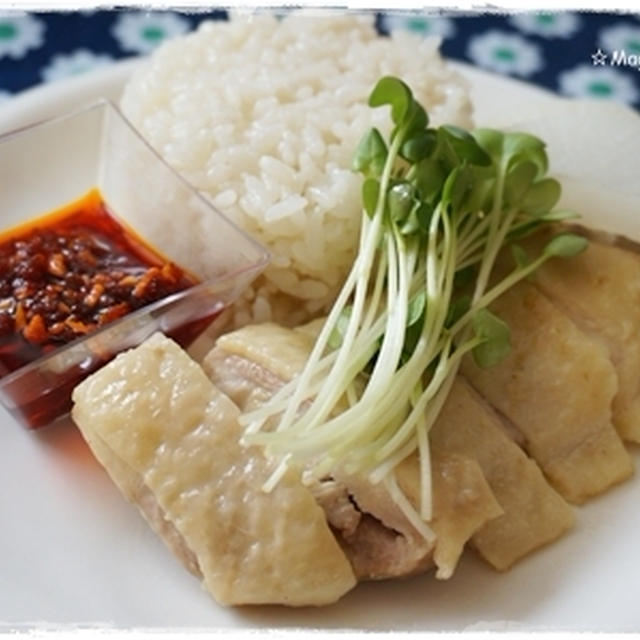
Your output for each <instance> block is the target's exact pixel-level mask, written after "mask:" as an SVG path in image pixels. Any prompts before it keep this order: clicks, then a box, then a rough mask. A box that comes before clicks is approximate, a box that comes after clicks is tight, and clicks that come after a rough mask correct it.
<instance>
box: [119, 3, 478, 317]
mask: <svg viewBox="0 0 640 640" xmlns="http://www.w3.org/2000/svg"><path fill="white" fill-rule="evenodd" d="M438 46H439V42H438V40H437V39H433V38H428V39H424V38H421V37H419V36H417V35H411V34H409V33H404V32H403V33H398V32H396V33H394V35H393V36H392V37H391V38H387V37H380V36H378V35H377V33H376V31H375V29H374V23H373V18H372V17H370V16H366V17H365V16H354V15H348V14H342V15H323V16H319V15H313V16H310V15H304V14H293V15H290V16H289V17H287V18H285V19H282V20H278V19H277V18H275V17H273V16H270V15H254V16H244V17H241V16H237V17H234V18H232V20H231V21H230V22H206V23H203V24H202V25H201V26H200V27H199V29H198V30H197V31H196V32H194V33H191V34H189V35H187V36H184V37H180V38H177V39H175V40H172V41H170V42H168V43H166V44H165V45H163V46H162V47H160V48H159V49H158V50H157V51H156V52H155V53H154V54H153V56H152V57H151V58H150V60H149V62H148V64H146V65H144V66H143V67H142V68H141V69H140V70H139V71H138V72H137V73H135V74H134V76H133V77H132V78H131V80H130V82H129V83H128V85H127V87H126V89H125V92H124V96H123V98H122V108H123V110H124V112H125V114H126V115H127V116H128V117H129V118H130V119H131V120H132V121H133V122H134V124H136V125H137V126H138V127H139V128H140V129H141V131H142V132H143V134H144V135H145V136H146V138H147V139H148V140H149V141H150V143H151V144H152V145H153V146H154V147H155V148H156V149H157V150H158V151H159V152H160V153H161V154H162V155H163V156H164V158H165V159H166V160H167V161H168V162H169V163H170V164H171V165H172V166H173V167H175V168H176V169H177V170H178V171H180V172H181V173H182V174H183V175H184V176H185V177H186V178H187V179H188V180H190V181H191V182H192V183H193V184H194V185H195V186H196V187H197V188H198V189H200V190H201V191H202V192H203V193H205V194H206V195H207V197H209V198H210V200H211V201H212V202H213V204H214V205H215V206H216V207H218V208H219V209H220V210H221V211H222V212H224V213H225V214H227V215H228V216H229V217H230V218H231V219H233V220H234V221H235V222H236V223H237V224H238V225H239V226H240V227H241V228H243V229H244V230H245V231H247V232H248V233H249V234H251V235H253V236H254V237H255V238H256V239H257V240H258V241H260V242H261V243H262V244H264V245H265V246H266V247H267V248H268V249H269V250H270V251H271V252H272V254H273V260H272V263H271V265H270V266H269V267H268V268H267V270H266V272H265V273H264V274H263V275H262V276H260V278H259V279H258V280H257V281H256V282H255V284H254V286H253V287H252V289H251V290H250V291H248V292H247V293H246V294H245V296H244V298H243V300H242V301H241V302H240V304H239V305H237V311H236V316H235V321H236V323H238V324H244V323H246V322H248V321H250V320H254V321H265V320H268V319H273V320H276V321H278V322H282V323H284V324H288V325H291V324H294V323H298V322H302V321H304V320H307V319H308V318H310V317H312V316H313V315H316V314H317V313H318V312H320V311H321V310H323V309H324V308H326V307H327V306H328V305H329V303H330V302H331V301H332V299H333V297H334V296H335V294H336V293H337V291H338V289H339V287H340V285H341V283H342V281H343V279H344V277H345V276H346V274H347V273H348V271H349V268H350V266H351V262H352V260H353V256H354V253H355V248H356V244H357V237H358V231H359V224H360V215H361V213H360V212H361V204H360V184H361V179H360V176H359V175H356V174H354V173H353V172H352V171H351V170H350V164H351V158H352V154H353V152H354V149H355V147H356V145H357V144H358V142H359V140H360V138H361V136H362V135H363V134H364V133H365V132H366V131H367V129H368V128H369V127H371V126H377V127H379V128H380V129H381V130H383V131H384V132H385V133H386V132H387V131H388V130H389V127H390V121H389V114H388V109H384V108H381V109H371V108H370V107H368V106H367V98H368V95H369V93H370V91H371V89H372V88H373V86H374V85H375V83H376V82H377V80H378V79H379V78H380V77H381V76H383V75H387V74H392V75H395V76H398V77H401V78H403V79H404V81H405V82H406V83H407V84H408V85H409V86H410V87H411V89H412V90H413V92H414V94H415V95H416V97H417V98H418V100H419V101H420V102H421V103H422V104H423V105H424V106H425V107H426V108H427V110H428V111H429V114H430V117H431V120H432V122H434V123H443V122H450V123H454V124H458V125H462V126H468V125H469V124H470V112H471V109H470V103H469V100H468V94H467V91H466V87H465V85H464V83H463V82H462V80H461V79H460V78H459V77H457V76H456V74H455V73H453V72H452V71H451V70H450V69H448V68H447V66H446V65H445V63H444V62H443V60H442V59H441V57H440V55H439V53H438Z"/></svg>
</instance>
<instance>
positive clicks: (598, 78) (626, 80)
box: [0, 8, 640, 109]
mask: <svg viewBox="0 0 640 640" xmlns="http://www.w3.org/2000/svg"><path fill="white" fill-rule="evenodd" d="M261 11H269V9H262V10H261ZM286 12H287V9H282V8H278V9H277V10H273V13H274V15H277V16H280V15H284V14H286ZM639 12H640V8H639ZM366 13H368V14H369V12H366ZM375 16H376V26H377V27H378V29H379V31H380V33H382V34H389V33H390V32H392V31H396V30H399V29H406V30H409V31H411V32H413V33H416V34H419V35H423V36H425V37H426V36H434V35H435V36H438V37H439V38H440V39H441V50H442V53H443V55H444V56H445V57H446V58H449V59H451V60H458V61H461V62H465V63H467V64H473V65H476V66H478V67H481V68H483V69H486V70H488V71H491V72H494V73H500V74H504V75H509V76H512V77H515V78H520V79H522V80H525V81H527V82H530V83H531V84H534V85H537V86H540V87H544V88H547V89H549V90H551V91H555V92H559V93H561V94H563V95H567V96H586V95H588V96H591V97H594V98H598V99H605V100H617V101H620V102H622V103H625V104H628V105H630V106H632V107H635V108H637V109H638V108H640V73H639V70H640V19H639V18H640V13H638V14H633V13H626V14H625V13H614V12H606V11H601V12H593V11H592V12H580V11H526V12H519V13H512V14H505V15H499V14H495V13H487V12H486V11H484V12H483V11H481V10H479V11H478V12H475V13H473V12H455V11H451V10H449V11H436V10H434V9H425V10H422V11H419V10H414V11H408V10H405V11H385V12H378V13H377V14H375ZM226 18H227V11H226V10H225V9H223V8H208V9H206V10H201V11H200V10H199V11H197V12H193V11H191V12H189V11H181V10H178V9H175V10H159V9H158V10H148V11H144V10H134V9H131V8H128V9H126V10H124V9H95V10H93V9H86V10H75V11H37V12H31V13H27V12H25V11H22V10H20V11H18V10H12V9H7V10H2V11H0V100H4V101H5V102H6V100H7V99H8V98H7V96H11V95H13V94H15V93H18V92H19V91H22V90H24V89H28V88H30V87H34V86H36V85H38V84H40V83H42V82H45V81H55V80H58V79H61V78H65V77H68V76H69V75H77V74H78V73H83V72H87V71H90V70H91V69H95V68H96V67H97V66H102V65H105V64H109V63H111V62H114V61H117V60H120V59H123V58H129V57H131V56H138V55H146V54H148V53H150V52H151V51H153V50H154V49H155V48H156V47H157V46H159V45H160V44H161V43H162V42H164V41H165V40H166V39H167V38H170V37H173V36H176V35H179V34H183V33H187V32H188V31H191V30H193V29H195V28H197V26H198V25H199V24H200V23H201V22H203V21H204V20H211V19H214V20H221V19H226Z"/></svg>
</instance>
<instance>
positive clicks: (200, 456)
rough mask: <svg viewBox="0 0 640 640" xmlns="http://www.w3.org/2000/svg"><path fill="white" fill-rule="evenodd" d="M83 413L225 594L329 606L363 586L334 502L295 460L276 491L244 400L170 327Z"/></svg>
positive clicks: (103, 373) (120, 362) (112, 368)
mask: <svg viewBox="0 0 640 640" xmlns="http://www.w3.org/2000/svg"><path fill="white" fill-rule="evenodd" d="M73 401H74V407H73V412H72V416H73V419H74V421H75V422H76V424H77V425H78V427H79V428H80V430H81V432H82V434H83V436H84V437H85V439H86V440H87V442H88V444H89V446H90V447H91V449H92V450H93V452H94V454H95V455H96V457H97V458H98V460H99V461H100V462H101V463H102V464H103V466H105V468H106V470H107V472H108V473H109V474H110V475H111V477H112V479H113V480H114V482H115V483H116V484H117V485H118V486H119V487H120V489H121V490H122V491H123V493H124V495H125V496H126V497H127V498H128V499H129V500H132V501H135V502H137V503H138V506H139V507H140V509H141V510H142V512H143V514H144V516H145V517H146V519H147V520H148V521H149V523H150V524H151V526H152V527H153V528H154V530H155V531H156V532H157V533H159V534H160V535H161V536H162V537H163V538H164V540H165V542H166V543H167V545H168V546H169V547H170V548H171V549H172V550H174V551H175V552H177V554H178V556H179V557H180V558H181V559H182V561H183V562H184V563H185V564H186V566H187V567H188V568H189V569H190V570H191V571H192V572H193V573H195V574H196V575H200V576H201V577H202V579H203V582H204V585H205V586H206V588H207V589H208V590H209V591H210V592H211V593H212V595H213V596H214V597H215V599H216V600H217V601H218V602H220V603H221V604H225V605H238V604H261V603H268V604H285V605H291V606H301V605H323V604H328V603H330V602H334V601H335V600H337V599H338V598H340V597H341V596H342V595H343V594H344V593H345V592H347V591H348V590H350V589H351V588H352V587H353V586H354V584H355V577H354V574H353V570H352V568H351V565H350V563H349V562H348V560H347V558H346V556H345V554H344V552H343V551H342V549H341V548H340V546H339V545H338V543H337V541H336V539H335V536H334V534H333V532H332V531H331V529H330V528H329V527H328V525H327V523H326V519H325V515H324V512H323V511H322V509H321V508H320V507H319V506H318V504H317V503H316V501H315V499H314V498H313V496H312V494H311V493H310V491H309V490H308V489H307V488H306V487H305V486H304V485H303V484H302V482H301V481H300V478H299V476H298V475H297V474H296V473H295V472H294V471H292V470H290V471H289V472H287V473H286V474H285V476H284V477H283V478H282V480H281V482H280V483H279V484H278V486H277V487H276V488H275V489H274V490H273V491H272V492H270V493H266V492H264V491H263V490H262V485H263V483H264V482H265V480H266V479H267V478H268V477H269V475H270V473H271V472H272V468H271V465H270V463H269V462H268V461H267V460H266V458H265V457H264V456H263V455H262V453H261V451H260V450H259V449H256V448H253V447H250V448H245V447H242V446H241V445H240V443H239V437H240V435H241V429H240V426H239V425H238V422H237V418H238V416H239V410H238V408H237V407H236V405H235V404H233V402H232V401H231V400H230V399H229V398H228V397H227V396H225V395H224V394H222V393H221V392H220V391H219V390H218V389H216V388H215V386H214V385H213V384H212V383H211V381H210V380H209V378H207V376H206V375H205V374H204V372H203V371H202V369H201V367H200V366H199V365H198V364H197V363H196V362H194V361H193V360H191V358H189V356H188V355H187V354H186V353H185V352H184V351H183V350H182V349H180V347H178V345H177V344H175V343H174V342H173V341H171V340H169V339H168V338H165V337H164V336H162V335H160V334H156V335H154V336H152V337H151V338H150V339H149V340H147V341H146V342H145V343H144V344H142V345H141V346H139V347H137V348H136V349H132V350H130V351H128V352H126V353H123V354H121V355H119V356H118V357H116V358H115V359H114V360H113V361H112V362H111V363H109V364H108V365H106V366H105V367H103V368H102V369H100V370H99V371H97V372H96V373H94V374H93V375H91V376H89V377H88V378H87V379H86V380H85V381H84V382H82V383H81V384H80V385H79V386H78V387H76V389H75V390H74V393H73Z"/></svg>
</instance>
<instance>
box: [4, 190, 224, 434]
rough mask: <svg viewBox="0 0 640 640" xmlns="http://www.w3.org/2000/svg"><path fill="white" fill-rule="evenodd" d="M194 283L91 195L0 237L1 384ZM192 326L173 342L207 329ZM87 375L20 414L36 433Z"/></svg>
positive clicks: (188, 339) (63, 407) (61, 410)
mask: <svg viewBox="0 0 640 640" xmlns="http://www.w3.org/2000/svg"><path fill="white" fill-rule="evenodd" d="M196 283H197V280H196V279H195V278H193V277H192V276H190V275H189V274H187V273H186V272H185V271H183V270H182V269H181V268H180V267H178V266H176V265H175V264H174V263H172V262H170V261H168V260H166V259H165V258H163V257H162V256H161V255H159V254H158V253H157V252H155V251H154V250H153V249H152V248H151V247H149V246H148V245H147V244H145V242H144V241H143V240H142V239H141V238H140V237H138V236H137V235H136V234H135V233H134V232H132V231H131V230H130V229H127V228H125V227H124V226H123V225H122V224H120V223H119V222H118V221H117V220H116V219H115V218H114V217H113V216H112V215H110V213H109V211H108V209H107V206H106V205H105V203H104V202H103V200H102V198H101V196H100V193H99V192H98V191H97V190H92V191H90V192H89V193H88V194H87V195H86V196H85V197H83V198H81V199H80V200H78V201H76V202H73V203H72V204H70V205H68V206H65V207H63V208H62V209H60V210H57V211H54V212H53V213H51V214H48V215H46V216H44V217H41V218H38V219H36V220H33V221H31V222H29V223H27V224H25V225H22V226H21V227H18V228H14V229H12V230H10V231H7V232H5V233H4V234H2V235H0V376H5V375H7V374H9V373H11V372H13V371H15V370H17V369H19V368H20V367H22V366H24V365H26V364H28V363H30V362H33V361H34V360H36V359H38V358H39V357H41V356H43V355H45V354H47V353H50V352H51V351H52V350H54V349H56V348H57V347H60V346H61V345H64V344H66V343H68V342H71V341H72V340H75V339H76V338H79V337H82V336H84V335H86V334H88V333H91V332H93V331H95V330H97V329H100V328H101V327H103V326H105V325H107V324H109V323H110V322H113V321H114V320H117V319H118V318H121V317H123V316H124V315H126V314H128V313H130V312H132V311H135V310H136V309H139V308H141V307H143V306H145V305H147V304H149V303H151V302H154V301H156V300H159V299H161V298H165V297H166V296H168V295H171V294H173V293H177V292H179V291H182V290H184V289H187V288H189V287H191V286H193V285H194V284H196ZM210 320H211V318H209V321H210ZM197 324H198V326H197V327H195V326H194V327H191V330H189V329H188V328H185V327H183V328H181V329H185V331H179V332H178V334H180V335H176V336H174V337H175V338H176V339H178V341H179V342H181V343H182V344H183V345H186V344H188V343H189V342H191V341H192V340H193V339H194V338H195V337H196V336H197V335H198V333H199V332H200V331H202V329H204V326H206V324H205V325H204V326H203V324H202V322H200V323H197ZM113 355H114V354H111V356H109V357H108V358H105V359H104V361H105V362H106V361H107V360H108V359H110V357H112V356H113ZM87 373H88V372H87V371H83V372H78V376H77V378H76V379H74V380H73V384H70V385H68V386H69V389H68V390H64V389H56V393H54V394H50V395H51V397H50V398H49V399H48V400H43V401H41V402H39V403H38V404H37V406H33V407H30V408H27V407H23V408H22V409H21V413H22V414H23V416H26V417H27V419H28V422H29V423H30V424H31V425H32V426H34V427H35V426H42V425H44V424H48V423H49V422H51V421H52V420H53V419H55V418H56V417H58V416H59V415H62V414H63V413H65V412H66V411H67V410H68V409H69V408H70V393H71V389H72V388H73V386H75V384H77V382H79V381H80V379H81V378H82V377H84V376H86V375H87ZM65 391H67V392H66V393H65ZM14 396H15V394H14ZM14 400H16V402H17V404H18V405H19V406H20V401H19V398H15V397H14Z"/></svg>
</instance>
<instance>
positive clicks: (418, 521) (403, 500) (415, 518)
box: [384, 473, 436, 544]
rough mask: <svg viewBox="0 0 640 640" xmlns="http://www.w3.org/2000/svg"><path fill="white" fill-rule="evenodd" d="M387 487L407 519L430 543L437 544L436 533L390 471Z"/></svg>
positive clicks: (386, 481)
mask: <svg viewBox="0 0 640 640" xmlns="http://www.w3.org/2000/svg"><path fill="white" fill-rule="evenodd" d="M384 484H385V488H386V489H387V491H388V492H389V495H390V497H391V498H392V500H393V501H394V502H395V503H396V504H397V505H398V508H399V509H400V510H401V511H402V513H403V514H404V515H405V517H406V518H407V520H408V521H409V522H410V523H411V524H412V525H413V527H414V528H415V530H416V531H417V532H418V533H419V534H420V535H421V536H422V537H423V538H424V539H425V540H426V541H427V542H428V543H429V544H435V541H436V534H435V533H434V532H433V530H432V529H431V528H430V527H429V526H428V525H427V524H426V523H425V521H424V520H423V519H422V518H421V517H420V514H418V512H417V511H416V510H415V508H414V506H413V505H412V504H411V503H410V502H409V500H408V498H407V496H406V495H405V494H404V492H403V491H402V490H401V489H400V487H399V486H398V482H397V480H396V477H395V474H394V473H390V474H389V475H388V476H387V477H386V478H385V482H384Z"/></svg>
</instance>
